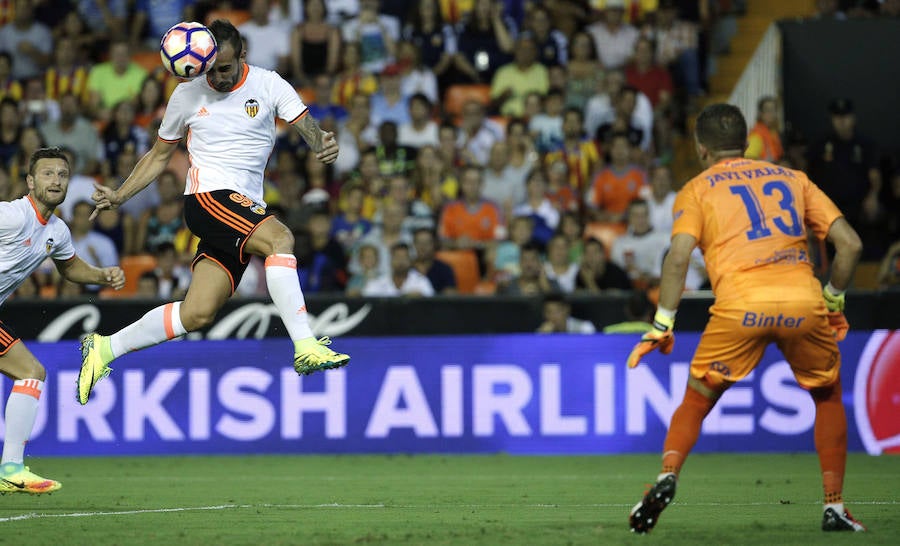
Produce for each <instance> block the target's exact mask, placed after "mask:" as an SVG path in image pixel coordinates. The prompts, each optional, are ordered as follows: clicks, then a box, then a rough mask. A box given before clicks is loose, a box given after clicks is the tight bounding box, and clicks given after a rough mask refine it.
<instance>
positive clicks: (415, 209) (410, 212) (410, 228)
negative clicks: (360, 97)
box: [374, 175, 434, 234]
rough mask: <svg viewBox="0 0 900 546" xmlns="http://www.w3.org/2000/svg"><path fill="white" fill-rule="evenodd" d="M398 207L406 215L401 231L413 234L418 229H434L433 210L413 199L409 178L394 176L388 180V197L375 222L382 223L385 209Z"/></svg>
mask: <svg viewBox="0 0 900 546" xmlns="http://www.w3.org/2000/svg"><path fill="white" fill-rule="evenodd" d="M388 204H390V205H396V206H399V207H401V208H402V209H403V210H404V212H405V213H406V217H405V218H404V219H403V224H402V226H401V229H402V230H403V231H404V232H405V233H410V234H411V233H413V232H414V231H415V230H417V229H421V228H425V229H434V218H433V216H432V212H431V208H430V207H429V206H428V205H426V204H425V203H423V202H422V201H420V200H418V199H415V198H414V197H413V192H412V188H411V187H410V183H409V178H408V177H406V176H404V175H394V176H391V177H390V178H389V179H388V183H387V195H386V196H385V198H384V202H383V204H382V207H381V209H380V210H379V211H378V212H377V213H376V215H375V218H374V220H375V222H376V223H378V222H380V221H381V215H382V213H383V210H384V207H385V206H387V205H388Z"/></svg>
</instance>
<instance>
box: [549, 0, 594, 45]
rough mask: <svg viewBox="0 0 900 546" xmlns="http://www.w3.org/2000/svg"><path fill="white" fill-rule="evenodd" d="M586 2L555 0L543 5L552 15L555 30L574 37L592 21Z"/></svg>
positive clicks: (580, 0)
mask: <svg viewBox="0 0 900 546" xmlns="http://www.w3.org/2000/svg"><path fill="white" fill-rule="evenodd" d="M589 3H590V2H588V1H586V0H554V1H553V2H543V3H542V5H543V6H544V8H546V9H547V11H548V12H549V14H550V20H551V21H552V25H553V28H557V29H559V31H560V32H562V33H563V34H564V35H566V36H574V35H575V33H576V32H577V31H578V30H579V29H581V28H584V27H585V26H586V25H587V23H588V22H589V20H590V6H589Z"/></svg>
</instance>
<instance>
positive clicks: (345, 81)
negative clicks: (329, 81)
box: [331, 42, 378, 119]
mask: <svg viewBox="0 0 900 546" xmlns="http://www.w3.org/2000/svg"><path fill="white" fill-rule="evenodd" d="M361 47H362V46H361V45H360V44H359V43H357V42H349V43H344V44H343V45H342V46H341V71H340V72H339V73H338V74H337V77H336V78H335V82H334V90H333V91H332V94H331V102H333V103H334V104H337V105H338V106H343V107H345V108H348V109H350V110H351V111H352V107H351V105H350V102H351V99H352V98H353V97H355V96H357V95H362V96H365V97H368V96H369V95H371V94H372V93H374V92H375V91H377V90H378V81H377V80H376V79H375V76H373V75H372V74H371V73H370V72H366V71H364V70H363V68H362V65H361V64H360V63H361V60H362V53H361V52H360V48H361ZM367 119H368V118H367Z"/></svg>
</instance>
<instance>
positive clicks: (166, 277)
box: [153, 243, 191, 301]
mask: <svg viewBox="0 0 900 546" xmlns="http://www.w3.org/2000/svg"><path fill="white" fill-rule="evenodd" d="M154 256H156V269H154V270H153V273H154V274H156V278H157V279H158V280H159V292H158V293H157V295H158V296H159V298H160V299H163V300H170V301H171V300H180V299H184V295H185V294H186V293H187V289H188V286H189V285H190V284H191V270H190V268H188V267H186V266H184V265H182V264H180V263H178V259H177V257H178V254H177V253H176V252H175V245H173V244H172V243H162V244H160V245H159V246H158V247H157V248H156V252H155V253H154Z"/></svg>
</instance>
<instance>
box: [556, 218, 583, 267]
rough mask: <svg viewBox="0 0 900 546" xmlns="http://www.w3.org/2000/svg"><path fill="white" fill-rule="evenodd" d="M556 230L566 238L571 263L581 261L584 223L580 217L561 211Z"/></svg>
mask: <svg viewBox="0 0 900 546" xmlns="http://www.w3.org/2000/svg"><path fill="white" fill-rule="evenodd" d="M556 232H557V233H558V234H559V235H562V236H563V237H564V238H565V240H566V245H567V248H568V256H569V261H570V262H572V263H573V264H578V263H581V257H582V256H583V255H584V238H583V234H584V223H583V222H582V221H581V218H580V217H579V216H578V215H577V214H575V213H574V212H564V213H562V215H561V216H560V218H559V228H558V229H557V230H556Z"/></svg>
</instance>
